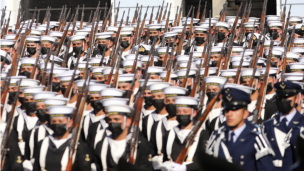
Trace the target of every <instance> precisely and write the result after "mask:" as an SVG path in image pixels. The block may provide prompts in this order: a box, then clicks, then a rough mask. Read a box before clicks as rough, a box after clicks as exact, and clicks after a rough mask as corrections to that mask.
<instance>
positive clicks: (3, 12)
mask: <svg viewBox="0 0 304 171" xmlns="http://www.w3.org/2000/svg"><path fill="white" fill-rule="evenodd" d="M5 11H6V6H5V7H4V8H3V9H2V15H1V21H0V28H2V25H3V20H4V17H5V14H6V12H5Z"/></svg>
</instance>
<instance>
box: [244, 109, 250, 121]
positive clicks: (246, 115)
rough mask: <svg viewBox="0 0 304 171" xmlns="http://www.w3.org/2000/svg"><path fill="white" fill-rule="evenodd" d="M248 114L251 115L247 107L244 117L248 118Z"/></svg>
mask: <svg viewBox="0 0 304 171" xmlns="http://www.w3.org/2000/svg"><path fill="white" fill-rule="evenodd" d="M248 116H249V111H248V110H247V109H245V110H244V116H243V119H247V118H248Z"/></svg>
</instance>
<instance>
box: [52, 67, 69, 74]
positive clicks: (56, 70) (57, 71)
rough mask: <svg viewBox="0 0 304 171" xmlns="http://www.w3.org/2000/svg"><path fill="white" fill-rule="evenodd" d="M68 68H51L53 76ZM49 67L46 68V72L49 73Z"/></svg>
mask: <svg viewBox="0 0 304 171" xmlns="http://www.w3.org/2000/svg"><path fill="white" fill-rule="evenodd" d="M68 70H69V69H68V68H62V67H56V68H54V69H53V76H57V75H58V74H60V73H62V72H66V71H68ZM51 71H52V70H51V69H50V70H48V73H51Z"/></svg>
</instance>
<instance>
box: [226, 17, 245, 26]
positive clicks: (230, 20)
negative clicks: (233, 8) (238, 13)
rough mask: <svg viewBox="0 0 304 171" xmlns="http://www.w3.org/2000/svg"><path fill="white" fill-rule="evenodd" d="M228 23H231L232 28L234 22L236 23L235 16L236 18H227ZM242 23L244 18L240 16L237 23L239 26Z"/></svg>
mask: <svg viewBox="0 0 304 171" xmlns="http://www.w3.org/2000/svg"><path fill="white" fill-rule="evenodd" d="M226 21H227V23H228V24H229V28H232V26H233V24H234V21H235V17H234V18H229V19H228V20H226ZM241 23H242V19H241V18H239V19H238V21H237V23H236V26H237V27H239V26H240V24H241Z"/></svg>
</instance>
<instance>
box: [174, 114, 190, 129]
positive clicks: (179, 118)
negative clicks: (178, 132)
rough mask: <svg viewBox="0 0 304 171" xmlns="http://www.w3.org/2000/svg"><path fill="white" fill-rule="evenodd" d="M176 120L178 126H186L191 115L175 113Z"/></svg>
mask: <svg viewBox="0 0 304 171" xmlns="http://www.w3.org/2000/svg"><path fill="white" fill-rule="evenodd" d="M176 120H177V122H178V123H179V125H180V126H187V125H189V124H190V122H191V115H177V116H176Z"/></svg>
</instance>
